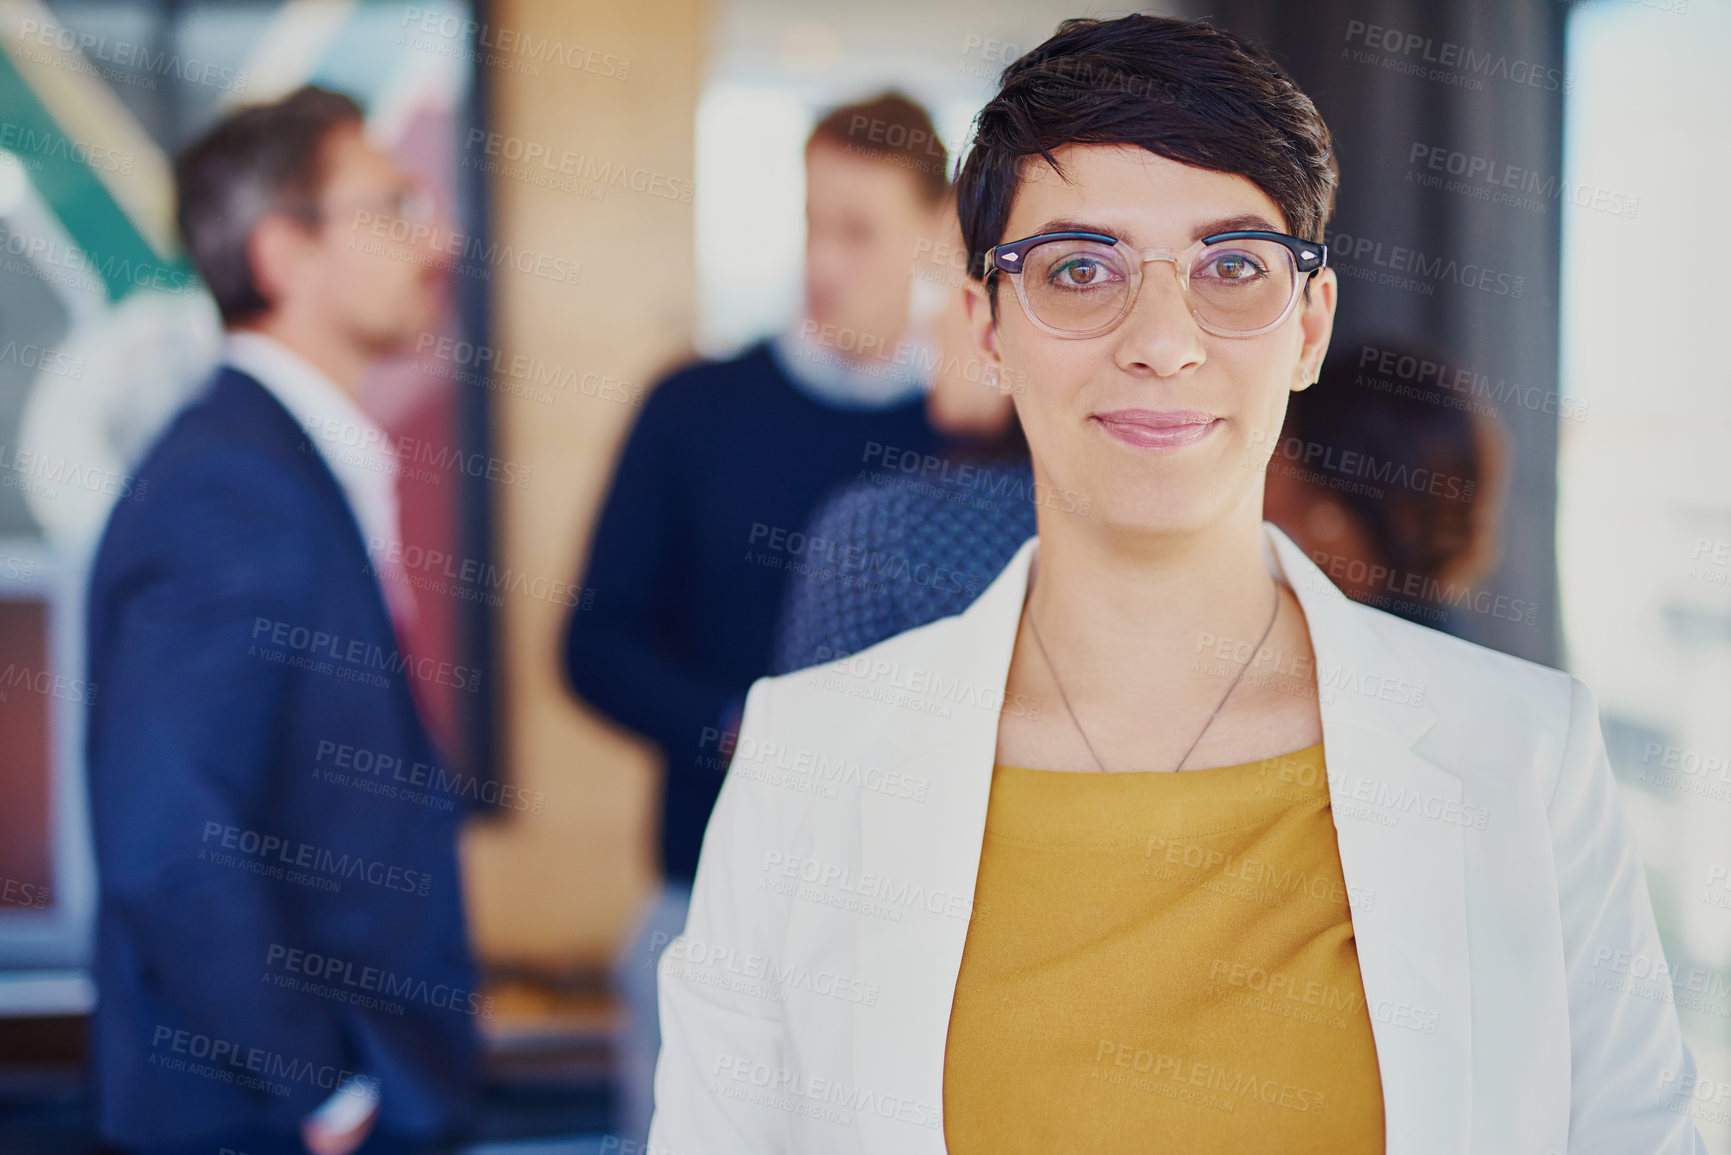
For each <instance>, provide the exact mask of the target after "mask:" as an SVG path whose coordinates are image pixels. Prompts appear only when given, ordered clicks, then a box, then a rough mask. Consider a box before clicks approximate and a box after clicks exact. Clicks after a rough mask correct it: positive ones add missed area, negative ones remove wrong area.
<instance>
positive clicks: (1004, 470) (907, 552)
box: [770, 196, 1037, 674]
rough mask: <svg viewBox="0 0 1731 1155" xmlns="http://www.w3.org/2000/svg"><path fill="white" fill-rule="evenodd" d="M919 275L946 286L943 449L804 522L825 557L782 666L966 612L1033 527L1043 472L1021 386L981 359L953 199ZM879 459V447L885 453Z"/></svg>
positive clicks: (890, 469)
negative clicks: (1019, 396)
mask: <svg viewBox="0 0 1731 1155" xmlns="http://www.w3.org/2000/svg"><path fill="white" fill-rule="evenodd" d="M944 217H945V221H946V225H947V231H948V237H947V239H946V240H944V241H942V242H940V243H939V244H937V245H935V246H934V247H933V249H932V256H933V258H934V259H933V260H931V261H929V262H927V263H924V264H923V265H922V266H920V267H917V268H916V269H915V270H914V275H915V276H916V277H922V278H925V279H926V280H927V281H928V283H935V284H938V285H942V286H944V287H945V301H944V305H943V308H942V310H941V311H940V312H939V313H938V315H937V321H936V323H935V326H934V328H935V333H934V339H935V341H936V350H935V356H934V357H933V358H932V379H931V385H930V387H929V389H928V391H927V393H926V416H927V418H928V420H930V422H931V424H932V426H933V428H935V429H937V430H938V431H939V432H940V433H942V434H944V435H945V436H947V437H948V438H950V439H951V441H950V444H949V446H948V447H947V448H946V449H945V450H944V451H943V452H942V453H929V454H912V455H908V454H901V455H897V456H896V457H895V458H892V459H888V460H885V461H880V462H879V463H877V464H876V465H874V467H873V468H872V469H871V470H870V471H869V473H868V475H867V476H866V477H863V478H860V479H858V480H854V481H851V482H849V483H847V484H846V485H844V486H842V487H841V488H840V489H838V490H837V491H835V492H834V493H832V494H830V495H829V496H828V497H826V498H825V499H824V501H823V504H822V505H821V506H819V507H818V510H817V513H816V514H815V515H814V516H813V517H812V520H811V524H810V525H809V526H808V527H806V530H805V535H806V540H808V541H814V542H823V543H825V545H824V548H823V550H822V551H821V552H822V561H821V564H814V565H810V566H806V567H802V568H801V569H800V570H799V571H798V572H796V573H795V574H793V575H792V576H791V577H790V578H788V589H787V596H786V599H785V600H784V602H783V603H782V610H781V614H780V617H779V620H778V625H777V629H776V643H775V662H774V665H773V666H772V668H771V671H770V672H772V673H776V674H783V673H787V672H788V671H790V670H798V669H803V668H805V667H807V666H812V665H816V664H818V663H820V662H826V661H833V660H835V659H837V658H842V657H846V656H847V655H849V654H852V653H855V652H857V651H859V650H863V649H865V648H866V647H867V646H869V645H872V644H873V643H875V642H880V641H882V640H883V639H885V638H887V637H891V636H893V635H895V634H899V633H901V632H902V631H903V630H910V629H912V628H913V627H915V626H923V625H925V624H926V623H927V622H930V621H935V620H936V619H938V618H941V617H946V616H948V615H950V614H955V613H960V612H961V611H962V610H964V609H966V608H967V607H968V605H969V604H970V603H971V602H972V601H973V600H974V598H976V597H978V596H979V593H980V591H981V590H982V589H984V588H985V586H986V584H987V583H988V582H990V581H991V579H992V578H993V577H995V576H997V573H998V571H999V570H1001V569H1003V568H1004V565H1005V563H1006V562H1008V561H1009V560H1010V558H1012V557H1014V556H1015V553H1016V550H1017V549H1019V548H1021V545H1022V543H1023V542H1024V541H1027V540H1028V535H1030V534H1032V533H1033V532H1034V502H1035V500H1036V492H1037V491H1036V488H1035V486H1034V473H1033V469H1032V467H1031V465H1030V463H1029V461H1028V442H1027V439H1026V438H1024V437H1023V436H1022V427H1021V425H1020V423H1018V422H1017V420H1016V409H1015V405H1014V403H1013V402H1012V400H1011V397H1010V393H1011V386H1010V385H1009V384H1007V383H1005V382H1003V381H1001V380H999V379H998V376H997V374H996V372H995V371H993V370H987V369H985V368H984V367H982V365H981V364H980V362H979V360H978V359H977V358H976V357H974V356H973V354H972V349H971V346H972V338H971V336H970V334H969V331H968V323H967V313H966V310H965V309H964V299H965V297H966V293H964V292H962V290H961V283H962V282H965V280H966V277H965V275H964V276H962V278H961V281H960V282H957V283H955V284H953V285H951V284H949V283H948V282H949V281H950V280H951V279H953V277H954V275H955V274H957V273H959V272H960V266H961V263H962V262H960V261H952V260H948V259H946V255H947V254H961V253H965V251H966V250H965V249H964V247H963V245H962V231H961V226H960V224H959V223H958V221H957V220H956V215H955V204H954V197H953V196H952V197H951V198H950V199H949V202H948V203H947V204H946V206H945V209H944ZM880 456H881V455H880Z"/></svg>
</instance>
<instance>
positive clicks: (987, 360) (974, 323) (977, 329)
mask: <svg viewBox="0 0 1731 1155" xmlns="http://www.w3.org/2000/svg"><path fill="white" fill-rule="evenodd" d="M963 291H964V300H963V306H964V309H965V311H966V316H967V321H968V336H969V338H970V339H971V340H972V342H973V346H974V353H975V355H976V356H978V357H979V359H980V364H981V365H983V366H985V367H986V368H989V369H999V368H1001V366H1000V365H999V364H998V322H997V319H996V318H994V317H993V316H992V302H991V299H990V298H989V297H988V296H987V295H986V286H985V285H984V284H982V283H981V282H979V281H976V280H974V279H973V278H972V277H969V278H968V280H967V283H966V285H964V286H963Z"/></svg>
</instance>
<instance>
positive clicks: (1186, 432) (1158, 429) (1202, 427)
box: [1093, 409, 1220, 449]
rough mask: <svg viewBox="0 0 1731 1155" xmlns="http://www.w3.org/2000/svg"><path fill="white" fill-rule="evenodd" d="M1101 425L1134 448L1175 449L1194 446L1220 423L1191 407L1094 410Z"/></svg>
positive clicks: (1209, 414) (1095, 419)
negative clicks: (1161, 409)
mask: <svg viewBox="0 0 1731 1155" xmlns="http://www.w3.org/2000/svg"><path fill="white" fill-rule="evenodd" d="M1093 420H1094V421H1096V422H1098V423H1099V425H1100V428H1102V429H1104V430H1105V431H1106V432H1107V433H1110V434H1111V435H1112V436H1113V437H1116V438H1117V439H1118V440H1119V441H1122V442H1123V443H1124V444H1125V445H1130V446H1134V447H1135V448H1137V449H1178V448H1181V447H1183V446H1185V445H1194V444H1195V443H1196V442H1198V441H1201V440H1202V439H1203V438H1204V437H1207V436H1208V435H1209V434H1210V433H1212V432H1214V429H1215V427H1216V426H1218V425H1219V424H1220V418H1218V417H1215V416H1214V415H1213V414H1211V413H1202V412H1199V411H1197V410H1194V409H1181V410H1171V411H1159V410H1153V409H1115V410H1113V411H1112V412H1110V413H1096V414H1094V417H1093Z"/></svg>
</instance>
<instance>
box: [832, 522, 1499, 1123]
mask: <svg viewBox="0 0 1731 1155" xmlns="http://www.w3.org/2000/svg"><path fill="white" fill-rule="evenodd" d="M1264 528H1265V536H1266V541H1267V544H1268V547H1269V550H1270V553H1271V561H1272V563H1273V565H1274V566H1275V567H1277V568H1278V569H1279V570H1280V572H1281V573H1282V575H1283V577H1284V578H1285V580H1286V581H1287V583H1288V584H1289V585H1291V587H1292V589H1293V591H1294V592H1295V593H1296V594H1297V596H1298V599H1299V602H1300V604H1301V605H1302V606H1303V608H1304V612H1305V617H1306V619H1307V621H1308V623H1309V628H1310V634H1311V641H1312V645H1313V647H1314V649H1315V651H1316V657H1317V681H1318V686H1319V694H1320V699H1321V701H1320V710H1321V714H1322V729H1323V751H1324V757H1325V758H1326V760H1327V764H1328V779H1329V789H1330V792H1331V795H1332V796H1333V798H1334V803H1335V806H1334V821H1335V829H1336V832H1337V838H1338V843H1339V848H1340V859H1341V867H1342V870H1343V873H1344V875H1345V879H1346V884H1347V888H1348V894H1349V901H1350V905H1351V910H1352V917H1353V929H1354V934H1355V936H1356V940H1357V949H1358V959H1359V971H1360V974H1361V976H1362V979H1363V983H1364V991H1365V1001H1366V1005H1367V1007H1368V1008H1369V1010H1370V1014H1371V1024H1372V1033H1373V1036H1374V1038H1375V1041H1376V1049H1377V1064H1378V1068H1379V1070H1380V1073H1381V1077H1382V1090H1383V1103H1384V1115H1385V1120H1386V1134H1387V1148H1386V1149H1387V1152H1388V1155H1420V1153H1421V1152H1422V1153H1424V1155H1430V1153H1433V1152H1460V1151H1464V1150H1465V1147H1466V1140H1467V1132H1468V1121H1469V1115H1468V1111H1469V1108H1470V1097H1469V1088H1470V1073H1471V1072H1470V1058H1471V1051H1470V1045H1471V1030H1470V1028H1471V1023H1470V1017H1469V1016H1470V1013H1471V1003H1470V999H1469V991H1468V971H1467V962H1468V959H1467V939H1466V931H1467V928H1466V896H1465V889H1464V887H1465V883H1464V857H1463V856H1464V828H1463V827H1462V826H1461V825H1459V824H1458V823H1457V822H1453V821H1451V820H1450V816H1451V815H1458V814H1459V813H1460V802H1461V783H1460V780H1459V779H1458V778H1457V777H1455V776H1454V775H1453V774H1451V773H1450V772H1448V771H1447V770H1445V769H1443V768H1442V767H1440V766H1437V765H1436V764H1435V763H1433V762H1431V761H1429V760H1428V759H1426V758H1425V757H1423V756H1422V755H1421V754H1419V753H1418V752H1416V751H1415V750H1414V748H1413V746H1414V743H1415V742H1417V741H1418V740H1419V739H1421V738H1422V737H1423V735H1424V734H1425V732H1426V731H1427V730H1429V729H1430V727H1431V726H1432V725H1434V724H1435V722H1436V715H1435V714H1434V712H1432V711H1431V710H1430V708H1429V707H1428V705H1426V703H1425V699H1426V697H1427V696H1428V695H1427V690H1426V687H1424V686H1423V684H1422V682H1420V681H1419V680H1418V678H1417V677H1416V676H1415V674H1414V673H1413V672H1412V671H1409V670H1407V669H1406V668H1405V667H1404V666H1403V664H1402V663H1401V662H1400V661H1399V659H1398V657H1397V656H1396V655H1395V654H1394V653H1393V651H1392V650H1391V649H1390V648H1389V647H1388V646H1387V644H1386V643H1385V642H1384V641H1383V640H1382V638H1381V637H1380V636H1379V635H1378V633H1377V631H1376V619H1375V617H1374V615H1369V614H1365V613H1364V612H1363V611H1362V610H1361V609H1359V608H1358V607H1356V606H1354V605H1353V604H1352V603H1351V602H1350V601H1348V599H1347V598H1346V597H1345V595H1343V594H1341V593H1340V591H1339V590H1338V589H1336V588H1335V587H1334V585H1333V584H1332V583H1330V582H1329V581H1328V579H1327V578H1326V577H1325V576H1324V575H1323V574H1322V572H1321V571H1320V570H1318V569H1317V568H1316V567H1315V566H1314V565H1313V564H1311V562H1310V560H1309V559H1308V558H1306V557H1305V556H1304V554H1303V553H1302V551H1300V550H1299V549H1298V547H1297V546H1296V545H1294V544H1293V543H1292V541H1291V540H1290V539H1288V538H1287V537H1286V535H1285V534H1283V533H1281V532H1280V531H1279V530H1278V529H1276V528H1274V527H1273V526H1272V525H1265V527H1264ZM1037 544H1038V539H1037V538H1030V539H1029V540H1028V541H1027V542H1025V543H1024V544H1023V546H1022V548H1021V549H1020V550H1019V551H1018V552H1017V553H1016V555H1015V557H1013V558H1012V559H1011V560H1010V562H1009V564H1008V565H1006V566H1005V568H1004V570H1003V572H1002V573H1001V574H1000V575H999V576H998V578H997V579H996V580H995V581H993V583H992V584H991V585H990V586H989V587H987V589H986V591H985V592H984V593H983V594H981V596H980V598H979V600H978V601H976V602H975V603H974V604H973V605H972V606H970V607H969V608H968V610H967V611H966V612H964V613H963V614H962V615H961V616H960V617H959V618H958V619H956V621H955V622H954V623H953V624H952V626H951V627H950V628H949V629H948V630H947V631H943V632H941V633H939V634H938V637H939V638H940V639H941V642H942V645H941V648H940V647H939V646H938V645H937V644H936V643H935V642H934V643H932V644H928V645H927V646H925V647H923V648H920V647H908V646H904V647H902V648H901V650H900V660H901V661H902V662H905V663H908V664H909V666H910V667H917V668H909V669H905V670H896V671H891V672H889V675H888V676H889V677H890V679H891V680H892V681H893V682H894V683H895V684H897V685H908V684H916V685H920V686H923V687H924V688H925V691H924V692H925V694H926V696H928V697H933V698H936V699H937V700H938V701H939V702H941V703H943V704H946V705H948V706H949V707H950V712H949V714H948V716H944V715H943V714H942V713H941V712H938V711H930V712H928V711H925V710H917V709H900V710H897V711H896V712H895V715H894V717H893V718H892V720H891V722H890V724H889V726H888V727H887V728H886V730H885V732H884V734H883V742H884V747H883V749H884V750H885V751H886V755H887V757H886V760H885V768H886V770H888V769H898V770H900V771H901V772H903V773H906V774H909V775H911V776H913V777H914V778H915V779H917V780H922V781H925V782H927V783H929V784H930V785H929V792H928V795H927V801H926V802H925V803H924V804H923V805H913V806H910V805H908V803H907V802H906V800H903V799H897V798H890V797H887V796H885V795H883V794H881V793H876V792H865V793H863V794H862V796H861V801H860V811H859V821H860V831H859V833H860V872H861V878H862V881H863V880H871V885H872V886H874V887H876V888H879V889H878V890H877V893H880V894H888V895H900V894H903V893H904V889H905V892H906V893H907V894H908V895H909V898H910V901H907V902H904V903H899V904H896V905H899V906H900V908H901V912H902V917H901V918H899V919H897V918H891V917H870V916H866V915H863V914H862V915H861V916H860V917H859V918H858V919H857V922H856V928H857V934H858V937H857V940H856V952H857V954H856V958H857V963H858V967H859V976H860V977H861V978H862V979H864V980H866V981H867V982H871V983H876V984H877V986H878V990H879V998H878V1000H877V1002H876V1003H875V1005H872V1006H864V1005H856V1006H855V1007H854V1009H853V1025H854V1032H853V1061H854V1073H855V1076H856V1079H857V1093H858V1094H859V1095H860V1096H861V1098H862V1101H863V1102H866V1103H868V1104H872V1105H873V1106H872V1108H870V1109H868V1108H862V1109H861V1110H860V1111H859V1127H860V1134H861V1137H862V1139H863V1140H864V1149H865V1150H867V1151H879V1150H895V1151H907V1152H910V1153H914V1155H919V1153H921V1152H930V1153H932V1155H937V1153H940V1152H942V1151H943V1150H944V1143H943V1131H942V1128H941V1124H940V1125H935V1126H932V1127H930V1128H924V1129H922V1128H918V1127H916V1126H909V1125H908V1124H907V1122H906V1121H905V1120H906V1119H907V1118H908V1116H909V1114H912V1115H914V1116H915V1117H921V1116H922V1115H924V1114H925V1113H930V1114H931V1115H932V1116H934V1117H936V1118H938V1119H941V1107H942V1103H943V1073H944V1049H945V1043H946V1040H947V1038H948V1034H949V1021H950V1010H951V1006H952V1002H953V999H954V996H955V989H956V978H957V975H958V974H959V973H960V970H961V961H962V949H963V946H964V944H965V942H966V939H967V929H968V918H969V912H970V911H971V910H972V904H973V899H974V885H975V881H976V878H977V875H978V871H979V861H980V848H981V844H982V841H983V837H984V831H985V820H986V804H987V799H988V796H989V794H990V791H991V782H992V763H993V761H994V759H995V754H996V750H997V733H998V711H997V708H996V707H997V705H998V704H999V703H1001V702H1002V699H1003V691H1004V686H1005V682H1006V680H1007V677H1008V673H1009V665H1010V657H1011V652H1012V650H1013V647H1014V645H1015V635H1016V628H1017V623H1018V621H1019V619H1020V616H1021V611H1022V603H1023V599H1024V598H1025V597H1026V594H1027V584H1028V572H1029V568H1030V565H1031V562H1032V560H1033V557H1034V552H1035V549H1036V548H1037ZM915 895H917V896H918V901H913V900H912V898H913V896H915ZM990 913H991V912H990V911H986V910H982V911H980V912H978V917H982V918H984V917H990ZM892 1105H893V1106H895V1107H896V1108H898V1109H901V1110H903V1112H904V1113H903V1114H902V1119H903V1120H904V1121H902V1122H898V1121H897V1110H892V1109H890V1107H891V1106H892Z"/></svg>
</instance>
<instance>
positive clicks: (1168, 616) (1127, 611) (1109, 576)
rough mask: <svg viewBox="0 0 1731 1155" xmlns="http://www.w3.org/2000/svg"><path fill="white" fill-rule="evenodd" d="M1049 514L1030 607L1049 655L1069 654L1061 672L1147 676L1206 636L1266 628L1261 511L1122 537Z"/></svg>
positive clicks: (1252, 637) (1268, 596) (1268, 592)
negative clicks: (1198, 526) (1178, 530)
mask: <svg viewBox="0 0 1731 1155" xmlns="http://www.w3.org/2000/svg"><path fill="white" fill-rule="evenodd" d="M1041 512H1042V513H1043V514H1044V513H1046V512H1048V511H1045V510H1042V511H1041ZM1050 512H1051V516H1049V517H1043V518H1042V520H1041V524H1040V527H1039V528H1040V545H1039V553H1038V555H1037V560H1036V563H1035V572H1034V575H1033V588H1032V590H1031V592H1030V593H1029V602H1028V609H1029V611H1030V612H1031V613H1032V614H1034V616H1035V618H1036V620H1037V621H1038V623H1039V627H1040V630H1041V633H1042V634H1043V636H1044V637H1045V639H1046V642H1047V644H1048V645H1049V646H1051V647H1052V648H1053V650H1054V654H1055V653H1056V651H1057V650H1059V649H1062V650H1063V651H1064V652H1065V654H1066V655H1068V656H1069V660H1068V662H1067V663H1066V668H1065V676H1066V678H1067V679H1068V678H1069V677H1071V676H1074V677H1076V678H1077V679H1079V680H1080V679H1084V678H1085V679H1086V680H1088V681H1090V682H1091V681H1093V680H1094V679H1095V678H1096V677H1098V678H1101V679H1104V680H1106V681H1107V682H1108V683H1109V682H1110V681H1111V680H1113V679H1114V678H1116V677H1121V676H1136V677H1139V678H1146V677H1147V676H1148V675H1149V673H1150V672H1151V671H1152V670H1155V669H1158V668H1160V667H1165V666H1169V665H1170V663H1171V660H1172V659H1173V658H1175V657H1183V658H1186V659H1188V658H1189V657H1191V656H1193V655H1194V653H1195V652H1196V650H1197V646H1198V643H1199V641H1200V640H1202V639H1204V638H1206V637H1208V636H1213V637H1215V638H1221V639H1231V640H1233V641H1234V642H1237V641H1245V642H1248V643H1250V644H1252V645H1254V643H1255V641H1256V639H1257V638H1259V637H1260V636H1261V635H1262V632H1263V630H1264V629H1265V628H1266V626H1267V624H1268V619H1269V616H1270V613H1271V611H1272V609H1273V605H1274V597H1273V592H1272V591H1273V589H1274V584H1275V583H1274V580H1273V579H1272V577H1271V576H1270V574H1269V572H1268V568H1267V566H1266V565H1265V564H1264V561H1263V536H1262V522H1261V519H1260V518H1258V517H1254V516H1250V515H1247V514H1242V513H1238V514H1235V515H1234V516H1233V517H1231V518H1228V519H1226V520H1223V521H1221V522H1219V523H1217V524H1215V525H1212V526H1209V527H1207V528H1205V529H1202V530H1198V531H1195V532H1191V533H1184V534H1165V535H1143V536H1138V537H1134V538H1127V537H1125V536H1124V535H1122V534H1121V533H1118V532H1115V531H1106V530H1103V529H1102V528H1100V527H1097V526H1093V525H1088V524H1086V523H1085V519H1081V518H1076V517H1072V516H1067V515H1065V514H1063V513H1060V512H1057V511H1050ZM1072 669H1073V670H1075V674H1074V675H1071V674H1070V670H1072Z"/></svg>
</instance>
